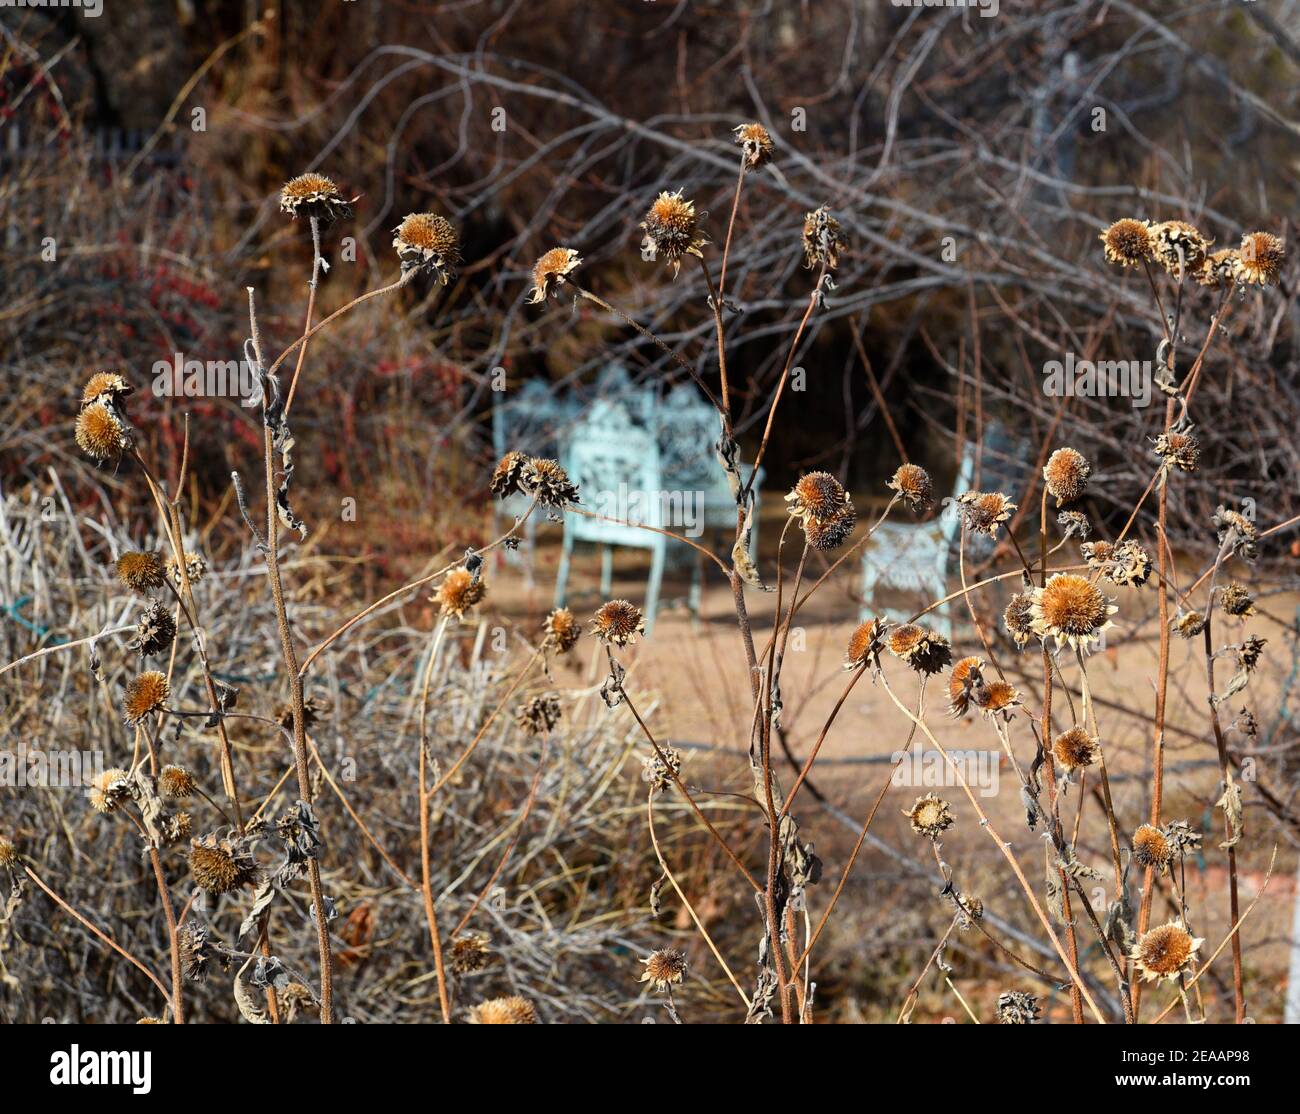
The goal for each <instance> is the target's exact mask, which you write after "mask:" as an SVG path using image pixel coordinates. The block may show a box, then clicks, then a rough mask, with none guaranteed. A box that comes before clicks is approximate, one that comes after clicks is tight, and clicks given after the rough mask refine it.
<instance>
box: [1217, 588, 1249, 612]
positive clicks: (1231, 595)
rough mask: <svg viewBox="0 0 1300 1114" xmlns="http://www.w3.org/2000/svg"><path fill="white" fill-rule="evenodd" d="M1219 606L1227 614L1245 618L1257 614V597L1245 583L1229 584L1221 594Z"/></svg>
mask: <svg viewBox="0 0 1300 1114" xmlns="http://www.w3.org/2000/svg"><path fill="white" fill-rule="evenodd" d="M1219 606H1220V607H1221V608H1223V613H1224V614H1225V615H1236V616H1238V617H1241V618H1244V617H1245V616H1248V615H1254V614H1255V597H1254V596H1252V595H1251V594H1250V592H1249V591H1247V589H1246V586H1245V585H1244V584H1237V583H1233V584H1229V585H1228V586H1227V587H1226V588H1224V589H1223V591H1222V592H1221V593H1220V595H1219Z"/></svg>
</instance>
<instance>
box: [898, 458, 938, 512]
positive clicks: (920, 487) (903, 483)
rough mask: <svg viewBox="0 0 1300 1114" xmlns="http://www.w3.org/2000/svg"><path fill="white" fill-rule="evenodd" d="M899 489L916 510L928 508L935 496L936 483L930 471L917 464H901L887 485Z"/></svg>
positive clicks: (908, 503) (906, 501)
mask: <svg viewBox="0 0 1300 1114" xmlns="http://www.w3.org/2000/svg"><path fill="white" fill-rule="evenodd" d="M886 486H887V487H889V488H890V489H891V490H893V491H897V492H898V494H899V495H901V496H902V497H903V502H904V503H906V504H907V505H908V506H909V507H910V508H911V509H912V510H914V511H918V512H920V511H924V510H928V509H929V506H930V503H931V501H932V500H933V498H934V485H933V484H932V483H931V482H930V473H928V472H927V471H926V470H925V469H924V468H922V467H920V465H917V464H901V465H899V467H898V470H897V471H896V472H895V473H894V475H893V477H892V478H891V479H890V480H889V483H888V484H887V485H886Z"/></svg>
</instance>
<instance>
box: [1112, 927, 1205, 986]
mask: <svg viewBox="0 0 1300 1114" xmlns="http://www.w3.org/2000/svg"><path fill="white" fill-rule="evenodd" d="M1204 943H1205V941H1204V940H1202V939H1200V938H1199V937H1194V936H1193V935H1192V934H1191V933H1190V932H1188V931H1187V929H1186V928H1184V927H1183V926H1182V925H1181V924H1179V923H1178V922H1177V921H1170V922H1169V923H1168V924H1162V925H1160V926H1158V927H1157V928H1153V929H1152V930H1151V931H1150V932H1146V933H1143V935H1142V937H1141V939H1139V940H1138V942H1137V943H1136V944H1135V945H1134V946H1133V951H1132V952H1131V953H1130V958H1131V959H1132V960H1133V962H1134V963H1135V964H1137V969H1138V970H1139V971H1140V972H1141V973H1142V977H1143V978H1144V979H1176V978H1177V977H1178V976H1179V975H1182V974H1185V973H1187V972H1189V971H1191V969H1192V964H1193V963H1195V961H1196V953H1197V951H1198V950H1199V948H1200V946H1201V945H1202V944H1204Z"/></svg>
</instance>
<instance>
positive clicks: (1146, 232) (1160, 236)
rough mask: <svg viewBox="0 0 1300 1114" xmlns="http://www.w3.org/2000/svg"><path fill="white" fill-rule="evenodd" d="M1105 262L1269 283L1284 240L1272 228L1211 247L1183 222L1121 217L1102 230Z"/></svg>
mask: <svg viewBox="0 0 1300 1114" xmlns="http://www.w3.org/2000/svg"><path fill="white" fill-rule="evenodd" d="M1101 241H1102V245H1103V250H1104V252H1105V256H1106V262H1108V263H1117V264H1119V265H1120V266H1121V267H1137V266H1141V265H1142V264H1143V263H1146V262H1148V261H1150V262H1156V263H1159V264H1160V265H1161V266H1162V267H1164V269H1165V270H1166V271H1168V272H1169V274H1171V275H1173V276H1174V277H1175V278H1176V279H1178V280H1180V281H1181V280H1182V279H1183V278H1195V279H1196V281H1197V282H1199V283H1200V284H1201V285H1202V286H1212V287H1221V288H1222V287H1231V286H1234V285H1241V286H1251V285H1257V286H1268V285H1272V284H1274V283H1276V282H1277V281H1278V279H1279V278H1280V277H1281V274H1282V265H1283V264H1284V263H1285V261H1286V244H1285V243H1284V242H1283V241H1282V240H1281V239H1279V238H1278V237H1277V236H1274V235H1273V234H1272V233H1271V232H1248V233H1246V235H1245V236H1243V237H1242V238H1241V246H1240V247H1239V248H1226V249H1224V250H1221V251H1215V252H1212V251H1210V247H1211V245H1212V244H1213V242H1214V241H1213V240H1210V239H1207V238H1206V237H1205V236H1203V235H1202V234H1201V233H1200V232H1199V231H1198V230H1197V229H1196V228H1195V227H1194V226H1192V225H1190V224H1188V223H1187V222H1186V221H1181V220H1170V221H1162V222H1159V223H1156V222H1153V221H1144V220H1135V219H1133V218H1132V217H1125V218H1123V219H1122V220H1117V221H1116V222H1115V223H1114V224H1112V225H1110V226H1109V227H1107V228H1105V229H1103V230H1102V233H1101Z"/></svg>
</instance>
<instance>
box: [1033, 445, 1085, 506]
mask: <svg viewBox="0 0 1300 1114" xmlns="http://www.w3.org/2000/svg"><path fill="white" fill-rule="evenodd" d="M1091 474H1092V465H1091V464H1089V463H1088V462H1087V460H1085V459H1084V456H1083V454H1082V453H1080V452H1079V451H1078V450H1076V449H1070V448H1064V449H1057V450H1056V452H1054V453H1053V454H1052V455H1051V456H1050V457H1048V458H1047V464H1046V465H1045V466H1044V468H1043V479H1044V480H1045V481H1046V483H1047V491H1048V493H1049V494H1050V495H1052V496H1054V497H1055V499H1056V505H1057V506H1058V507H1063V506H1065V504H1066V503H1073V502H1074V501H1075V500H1077V499H1078V498H1079V497H1080V496H1081V495H1082V494H1083V493H1084V491H1085V490H1086V489H1087V487H1088V477H1089V476H1090V475H1091Z"/></svg>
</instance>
